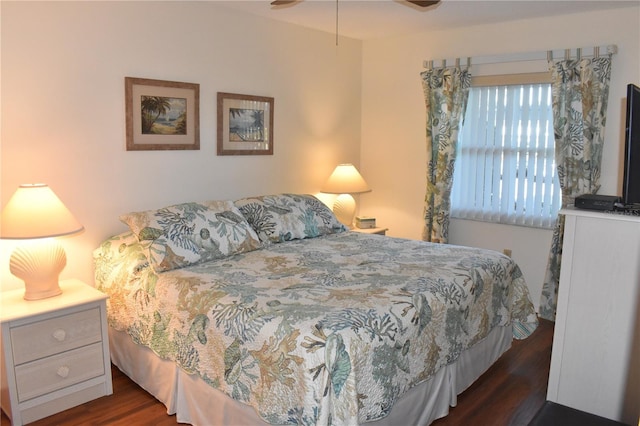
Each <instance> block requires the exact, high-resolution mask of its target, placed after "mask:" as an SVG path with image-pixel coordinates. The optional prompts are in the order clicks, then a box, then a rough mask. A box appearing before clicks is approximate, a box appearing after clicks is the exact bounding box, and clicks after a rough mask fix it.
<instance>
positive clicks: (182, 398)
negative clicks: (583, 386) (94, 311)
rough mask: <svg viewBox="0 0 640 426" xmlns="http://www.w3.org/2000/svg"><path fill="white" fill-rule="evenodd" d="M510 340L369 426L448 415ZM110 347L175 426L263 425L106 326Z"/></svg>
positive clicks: (463, 362) (422, 387)
mask: <svg viewBox="0 0 640 426" xmlns="http://www.w3.org/2000/svg"><path fill="white" fill-rule="evenodd" d="M512 338H513V337H512V327H511V326H510V325H509V326H506V327H495V328H494V329H493V330H492V331H491V332H490V333H489V335H488V336H487V337H486V338H484V339H483V340H481V341H480V342H478V343H477V344H475V345H474V346H473V347H471V348H469V349H467V350H466V351H465V352H463V353H462V354H461V355H460V357H459V358H458V360H457V361H456V362H455V363H453V364H450V365H448V366H445V367H443V368H441V369H440V370H439V371H438V372H437V373H436V374H434V376H433V377H431V378H430V379H429V380H427V381H426V382H423V383H421V384H419V385H418V386H416V387H415V388H413V389H411V391H409V392H408V393H406V394H405V395H403V396H402V397H401V398H400V399H399V400H398V402H396V404H395V405H394V407H393V409H392V410H391V413H390V414H389V415H388V416H387V417H385V418H383V419H380V420H376V421H374V422H369V423H367V425H371V426H387V425H389V426H391V425H399V424H406V425H421V426H426V425H428V424H430V423H431V422H432V421H434V420H436V419H439V418H441V417H444V416H446V415H447V414H448V413H449V407H455V406H456V404H457V396H458V395H459V394H460V393H462V392H463V391H464V390H465V389H467V388H468V387H469V386H470V385H471V384H472V383H473V382H474V381H475V380H476V379H477V378H478V377H480V376H481V375H482V373H484V372H485V371H486V370H487V369H488V368H489V367H490V366H491V365H492V364H493V363H494V362H495V361H496V360H497V359H498V358H499V357H500V355H502V354H503V353H504V352H506V351H507V350H508V349H509V348H510V347H511V341H512ZM109 343H110V349H111V361H112V362H113V364H114V365H115V366H116V367H118V368H119V369H120V370H121V371H122V372H123V373H124V374H126V375H127V376H129V377H130V378H131V379H132V380H133V381H134V382H136V383H137V384H138V385H140V386H141V387H142V388H143V389H145V390H146V391H147V392H149V393H150V394H152V395H153V396H154V397H155V398H157V399H158V400H159V401H160V402H162V403H163V404H164V405H165V406H166V407H167V414H170V415H173V414H175V415H176V420H177V421H178V422H179V423H189V424H193V425H200V426H209V425H234V426H235V425H252V426H253V425H267V423H265V422H264V421H263V420H262V419H261V418H260V417H259V416H258V415H257V414H256V412H255V410H254V409H253V407H251V406H249V405H246V404H243V403H241V402H238V401H235V400H233V399H232V398H230V397H228V396H227V395H225V394H223V393H222V392H220V391H218V390H217V389H214V388H212V387H211V386H209V385H207V384H206V383H205V382H204V381H203V380H201V379H200V378H199V377H198V376H196V375H191V374H188V373H186V372H184V371H183V370H182V369H180V368H179V367H177V366H176V365H175V363H174V362H172V361H168V360H163V359H160V358H159V357H158V356H157V355H156V354H154V353H153V352H152V351H151V350H150V349H148V348H147V347H144V346H140V345H137V344H135V343H134V342H133V341H132V340H131V337H130V336H129V335H128V334H126V333H124V332H119V331H115V330H113V329H111V328H109Z"/></svg>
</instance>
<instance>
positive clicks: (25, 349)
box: [11, 308, 102, 365]
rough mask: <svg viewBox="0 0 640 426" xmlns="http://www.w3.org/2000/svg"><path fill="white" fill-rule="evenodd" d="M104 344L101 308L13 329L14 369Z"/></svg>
mask: <svg viewBox="0 0 640 426" xmlns="http://www.w3.org/2000/svg"><path fill="white" fill-rule="evenodd" d="M101 340H102V334H101V322H100V310H99V309H98V308H93V309H87V310H85V311H80V312H76V313H73V314H69V315H63V316H59V317H54V318H49V319H47V320H43V321H37V322H33V323H29V324H25V325H21V326H18V327H13V328H11V341H12V344H13V358H14V364H15V365H19V364H23V363H25V362H30V361H33V360H36V359H39V358H44V357H47V356H49V355H53V354H57V353H60V352H64V351H68V350H70V349H75V348H79V347H81V346H85V345H88V344H91V343H95V342H100V341H101Z"/></svg>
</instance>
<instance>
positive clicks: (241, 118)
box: [229, 108, 264, 142]
mask: <svg viewBox="0 0 640 426" xmlns="http://www.w3.org/2000/svg"><path fill="white" fill-rule="evenodd" d="M229 142H264V109H249V108H229Z"/></svg>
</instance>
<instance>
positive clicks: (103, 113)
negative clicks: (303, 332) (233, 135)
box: [0, 1, 361, 289]
mask: <svg viewBox="0 0 640 426" xmlns="http://www.w3.org/2000/svg"><path fill="white" fill-rule="evenodd" d="M0 5H1V6H0V7H1V12H2V17H1V19H2V21H1V24H2V27H1V31H2V40H1V43H2V46H1V47H2V68H1V71H2V74H1V78H2V81H1V84H2V88H1V89H2V146H1V157H2V158H1V161H2V162H1V166H2V167H1V172H0V173H1V175H0V178H1V182H2V185H1V191H2V192H1V201H2V205H4V204H6V202H7V201H8V199H9V197H10V196H11V194H12V193H13V192H14V191H15V189H16V187H17V186H18V185H19V184H21V183H30V182H45V183H48V184H49V185H50V186H51V187H52V189H53V190H54V191H55V192H56V193H57V194H58V196H59V197H60V198H61V199H62V200H63V201H64V202H65V203H66V205H67V207H69V209H70V210H71V211H72V212H73V213H74V214H75V216H76V217H77V218H78V220H79V221H80V222H81V223H82V224H83V225H84V226H85V228H86V231H85V232H84V233H83V234H81V235H79V236H74V237H70V238H65V239H63V241H62V242H63V245H64V246H65V248H66V250H67V255H68V265H67V268H66V269H65V270H64V271H63V274H62V278H69V277H77V278H80V279H83V280H85V281H87V282H90V283H93V267H92V263H91V252H92V251H93V249H94V248H96V247H97V246H98V245H99V243H100V242H101V241H102V240H103V239H104V238H106V237H108V236H109V235H113V234H115V233H117V232H120V231H123V230H125V227H124V225H122V224H121V223H120V222H119V221H118V216H119V215H120V214H122V213H125V212H128V211H132V210H142V209H152V208H159V207H162V206H165V205H168V204H173V203H179V202H184V201H193V200H205V199H225V198H230V199H233V198H238V197H242V196H247V195H255V194H265V193H275V192H285V191H291V192H309V193H315V192H317V191H318V190H319V188H320V186H321V185H322V184H323V183H324V180H325V179H326V178H327V177H328V176H329V174H330V173H331V172H332V170H333V168H334V167H335V165H336V164H338V163H341V162H354V163H358V161H359V156H360V147H359V142H360V100H361V99H360V98H361V92H360V88H361V42H359V41H355V40H352V39H347V38H343V39H341V40H340V45H339V47H336V45H335V38H334V36H333V35H332V34H328V33H322V32H318V31H313V30H307V29H303V28H300V27H296V26H292V25H289V24H283V23H276V22H274V21H269V20H265V19H262V18H258V17H253V16H249V15H241V14H238V13H237V12H235V11H229V10H227V9H225V8H224V7H222V6H221V3H220V2H147V1H143V2H22V1H20V2H11V1H3V2H1V3H0ZM125 76H131V77H144V78H154V79H161V80H172V81H184V82H191V83H199V84H200V140H201V148H200V150H199V151H183V152H180V151H156V152H152V151H143V152H127V151H126V150H125V128H124V125H125V111H124V108H125V103H124V77H125ZM218 91H220V92H233V93H243V94H251V95H261V96H272V97H274V98H275V108H274V110H275V115H274V117H275V125H274V128H275V129H274V131H275V133H274V149H275V153H274V155H273V156H234V157H231V156H225V157H219V156H217V155H216V148H215V146H216V92H218ZM13 247H14V245H13V243H12V242H11V241H7V240H3V241H0V252H1V253H0V277H1V279H2V283H1V284H2V288H3V289H7V288H13V287H19V286H21V282H20V281H17V279H16V278H15V277H13V276H12V275H10V273H9V270H8V269H9V268H8V257H9V253H10V251H11V249H12V248H13Z"/></svg>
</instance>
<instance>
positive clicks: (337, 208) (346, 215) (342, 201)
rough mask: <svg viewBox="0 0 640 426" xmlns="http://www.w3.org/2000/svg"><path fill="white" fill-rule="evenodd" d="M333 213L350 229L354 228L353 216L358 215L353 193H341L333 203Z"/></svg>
mask: <svg viewBox="0 0 640 426" xmlns="http://www.w3.org/2000/svg"><path fill="white" fill-rule="evenodd" d="M333 214H335V215H336V218H337V219H338V220H339V221H340V222H341V223H342V224H343V225H345V226H347V227H348V228H349V229H351V228H353V218H354V217H355V215H356V200H355V199H354V198H353V196H352V195H351V194H340V195H339V196H338V198H336V200H335V202H334V203H333Z"/></svg>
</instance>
